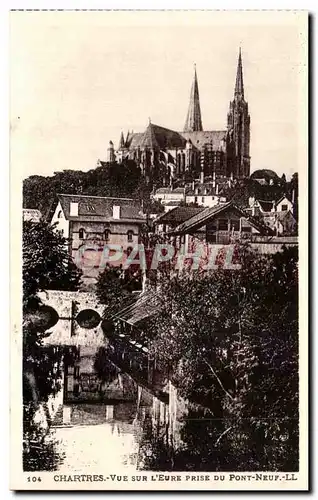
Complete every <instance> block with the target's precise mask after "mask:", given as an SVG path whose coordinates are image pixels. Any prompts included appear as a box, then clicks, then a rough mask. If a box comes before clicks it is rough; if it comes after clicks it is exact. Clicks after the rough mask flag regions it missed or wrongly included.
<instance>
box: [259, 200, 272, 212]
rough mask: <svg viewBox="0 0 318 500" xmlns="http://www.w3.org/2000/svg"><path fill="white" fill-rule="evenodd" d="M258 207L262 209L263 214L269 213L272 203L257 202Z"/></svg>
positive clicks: (265, 201)
mask: <svg viewBox="0 0 318 500" xmlns="http://www.w3.org/2000/svg"><path fill="white" fill-rule="evenodd" d="M257 201H258V203H259V204H260V206H261V207H262V210H264V212H270V211H271V210H272V208H273V202H272V201H267V200H257Z"/></svg>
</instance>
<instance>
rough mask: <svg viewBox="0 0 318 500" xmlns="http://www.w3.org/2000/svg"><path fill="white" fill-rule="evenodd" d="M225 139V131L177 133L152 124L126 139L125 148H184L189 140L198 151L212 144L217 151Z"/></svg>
mask: <svg viewBox="0 0 318 500" xmlns="http://www.w3.org/2000/svg"><path fill="white" fill-rule="evenodd" d="M225 137H226V130H210V131H195V132H177V131H175V130H171V129H168V128H165V127H161V126H160V125H155V124H154V123H149V125H148V127H147V128H146V130H145V132H143V133H139V132H138V133H133V134H130V135H129V137H128V138H127V141H126V144H125V146H126V147H127V148H129V149H130V150H132V149H137V148H138V147H140V148H141V149H143V148H145V147H148V148H150V149H151V148H154V149H160V150H166V149H175V148H185V146H186V141H188V140H189V139H190V140H191V142H192V144H193V146H194V147H195V148H197V149H199V150H201V149H203V147H204V146H205V145H209V144H212V145H213V149H214V150H216V149H219V148H220V146H221V141H222V140H223V139H225Z"/></svg>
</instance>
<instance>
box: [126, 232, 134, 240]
mask: <svg viewBox="0 0 318 500" xmlns="http://www.w3.org/2000/svg"><path fill="white" fill-rule="evenodd" d="M133 235H134V232H133V231H127V239H128V241H133Z"/></svg>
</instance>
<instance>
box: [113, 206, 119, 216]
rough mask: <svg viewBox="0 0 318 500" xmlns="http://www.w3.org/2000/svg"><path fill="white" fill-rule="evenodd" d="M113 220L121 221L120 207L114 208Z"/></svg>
mask: <svg viewBox="0 0 318 500" xmlns="http://www.w3.org/2000/svg"><path fill="white" fill-rule="evenodd" d="M113 219H120V206H118V205H114V206H113Z"/></svg>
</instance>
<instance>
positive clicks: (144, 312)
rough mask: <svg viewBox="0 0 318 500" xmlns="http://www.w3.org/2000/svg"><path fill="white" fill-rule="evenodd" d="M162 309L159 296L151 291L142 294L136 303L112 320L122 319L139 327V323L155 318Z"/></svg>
mask: <svg viewBox="0 0 318 500" xmlns="http://www.w3.org/2000/svg"><path fill="white" fill-rule="evenodd" d="M160 307H161V304H160V302H159V299H158V296H157V295H156V294H155V293H154V292H153V291H151V290H150V291H148V292H145V293H143V294H140V296H139V297H138V299H137V301H136V302H134V303H133V304H130V305H129V306H128V307H126V308H125V309H122V310H121V311H120V312H119V313H117V314H115V315H114V316H113V317H112V319H113V320H115V319H120V320H122V321H125V322H126V323H129V324H130V325H137V323H140V322H141V321H143V320H145V319H147V318H149V317H151V316H153V315H154V314H155V313H156V312H158V311H159V310H160Z"/></svg>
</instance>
